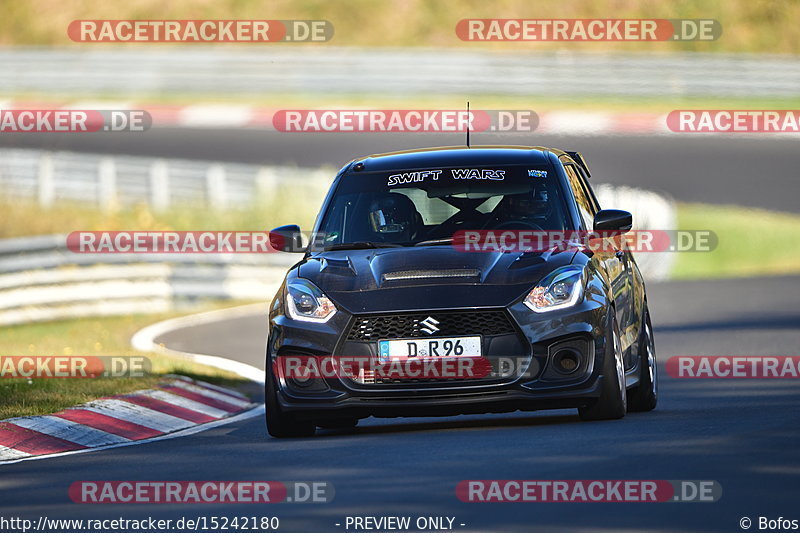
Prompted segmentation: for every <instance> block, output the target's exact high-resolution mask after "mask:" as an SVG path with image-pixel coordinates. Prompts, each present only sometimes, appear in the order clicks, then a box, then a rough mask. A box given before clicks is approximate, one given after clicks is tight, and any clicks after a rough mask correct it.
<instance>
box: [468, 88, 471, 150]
mask: <svg viewBox="0 0 800 533" xmlns="http://www.w3.org/2000/svg"><path fill="white" fill-rule="evenodd" d="M471 122H472V121H471V120H470V114H469V100H467V148H469V126H470V123H471Z"/></svg>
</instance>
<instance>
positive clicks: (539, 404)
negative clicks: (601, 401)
mask: <svg viewBox="0 0 800 533" xmlns="http://www.w3.org/2000/svg"><path fill="white" fill-rule="evenodd" d="M606 310H607V305H606V302H605V301H604V300H603V299H602V298H585V299H584V300H583V301H582V302H581V303H579V304H578V305H576V306H575V307H573V308H570V309H564V310H560V311H553V312H550V313H541V314H537V313H532V312H531V311H530V310H528V309H527V308H526V307H525V306H524V305H522V304H521V303H519V304H516V305H513V306H511V307H508V308H505V309H502V308H469V309H463V308H461V309H456V310H454V309H427V310H414V311H412V313H419V314H420V315H421V316H426V315H428V314H435V313H452V312H470V313H490V312H497V311H502V312H503V313H505V314H506V316H507V317H508V319H509V321H510V322H511V323H512V324H513V328H514V333H513V336H514V337H515V338H516V339H517V342H516V344H514V343H512V342H509V341H508V339H506V340H505V341H504V342H497V343H495V344H494V346H497V347H502V349H501V351H497V349H495V350H494V351H492V349H491V346H492V344H491V343H487V344H486V345H485V346H487V347H488V348H485V353H486V355H487V357H488V358H490V359H492V361H493V363H492V364H493V367H494V366H495V363H496V362H497V360H499V358H503V357H506V358H509V359H511V360H513V361H515V362H516V363H517V365H518V366H517V367H516V370H515V371H514V372H510V373H505V374H503V375H502V376H497V375H493V376H487V377H485V378H481V379H464V380H453V379H448V380H405V381H399V382H388V383H380V384H365V383H360V382H358V381H354V380H352V379H349V378H347V377H330V376H328V377H325V378H324V383H321V384H316V385H315V386H314V387H312V388H311V389H309V388H304V387H298V386H296V384H294V383H293V382H292V381H291V380H289V379H286V378H285V377H284V376H276V382H277V384H278V387H277V390H278V394H277V396H278V403H279V404H280V407H281V409H282V410H283V411H285V412H291V413H294V415H295V416H296V417H297V418H309V419H315V418H316V419H321V418H333V417H354V418H364V417H368V416H377V417H394V416H449V415H456V414H472V413H499V412H510V411H516V410H523V411H525V410H539V409H558V408H574V407H580V406H583V405H587V404H588V403H590V402H591V401H592V400H593V399H595V398H597V397H598V396H599V394H600V385H601V383H602V375H601V372H600V369H602V367H603V365H602V359H603V354H604V353H605V331H606V315H607V312H606ZM368 316H370V315H369V314H356V315H350V314H348V313H345V312H339V313H337V314H336V315H335V316H334V317H333V318H332V319H331V320H330V321H329V322H328V323H325V324H309V323H302V324H300V323H297V322H295V321H293V320H291V319H289V318H288V317H286V316H284V315H280V314H275V315H273V316H272V317H271V321H270V325H271V329H270V337H269V343H268V349H267V365H268V368H272V367H273V365H274V364H275V363H276V361H278V360H279V358H281V357H283V356H285V355H298V354H300V355H314V356H330V355H333V356H336V355H344V354H345V353H346V354H347V355H348V356H349V355H367V356H369V355H375V350H376V346H377V342H371V341H370V340H367V341H365V342H362V343H354V342H350V341H348V339H347V335H348V332H349V331H350V330H351V328H352V327H353V325H354V323H357V321H358V320H360V319H363V317H368ZM465 333H467V332H465ZM564 347H568V348H571V349H574V350H576V351H578V352H580V354H581V356H582V357H581V361H580V365H579V366H578V368H576V369H575V370H574V371H572V372H569V373H563V372H558V371H557V369H556V367H555V366H554V365H555V361H554V358H555V356H556V353H557V352H559V351H560V350H561V349H563V348H564ZM509 349H510V351H512V352H513V353H503V352H502V350H509ZM358 350H361V352H359V353H354V351H358ZM267 377H268V378H270V379H271V376H270V375H268V376H267ZM320 379H322V378H320Z"/></svg>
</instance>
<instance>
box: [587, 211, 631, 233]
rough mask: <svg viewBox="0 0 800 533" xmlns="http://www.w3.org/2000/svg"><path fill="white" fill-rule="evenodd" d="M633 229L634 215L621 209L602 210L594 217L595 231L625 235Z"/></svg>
mask: <svg viewBox="0 0 800 533" xmlns="http://www.w3.org/2000/svg"><path fill="white" fill-rule="evenodd" d="M632 227H633V215H631V214H630V213H629V212H628V211H623V210H621V209H602V210H600V211H598V212H597V214H596V215H595V216H594V230H595V231H619V232H622V233H625V232H626V231H630V229H631V228H632Z"/></svg>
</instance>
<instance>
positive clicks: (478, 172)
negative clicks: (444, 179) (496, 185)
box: [450, 168, 506, 180]
mask: <svg viewBox="0 0 800 533" xmlns="http://www.w3.org/2000/svg"><path fill="white" fill-rule="evenodd" d="M450 172H451V173H452V174H453V178H455V179H457V180H473V179H475V180H485V179H490V180H502V179H505V175H506V171H505V170H491V169H488V168H484V169H477V168H454V169H451V170H450Z"/></svg>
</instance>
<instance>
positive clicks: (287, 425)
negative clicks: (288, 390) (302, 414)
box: [264, 359, 317, 439]
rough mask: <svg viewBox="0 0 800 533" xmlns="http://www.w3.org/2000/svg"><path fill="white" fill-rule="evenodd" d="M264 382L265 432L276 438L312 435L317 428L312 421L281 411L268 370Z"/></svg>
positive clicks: (272, 378) (273, 382) (273, 380)
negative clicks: (297, 418) (296, 418)
mask: <svg viewBox="0 0 800 533" xmlns="http://www.w3.org/2000/svg"><path fill="white" fill-rule="evenodd" d="M267 364H269V359H267ZM264 382H265V385H264V397H265V402H264V403H265V406H266V410H267V413H266V415H265V417H266V421H267V432H268V433H269V434H270V435H272V436H273V437H275V438H278V439H286V438H298V437H311V436H313V435H314V433H315V432H316V430H317V427H316V425H314V423H313V422H311V421H305V420H295V419H294V418H293V417H292V416H290V415H288V414H286V413H283V412H281V406H280V404H279V403H278V392H277V387H276V385H275V378H274V377H273V375H272V372H270V371H269V370H267V371H266V379H265V380H264Z"/></svg>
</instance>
